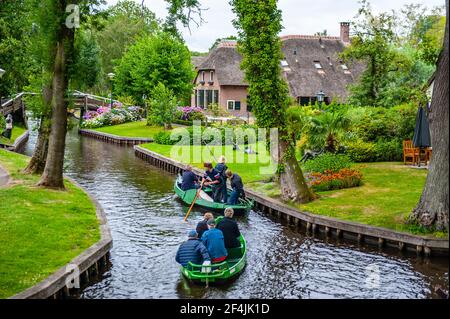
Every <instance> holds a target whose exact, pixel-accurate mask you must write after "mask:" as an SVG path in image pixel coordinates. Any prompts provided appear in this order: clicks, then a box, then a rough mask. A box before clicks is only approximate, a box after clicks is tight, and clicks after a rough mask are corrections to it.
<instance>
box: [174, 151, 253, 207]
mask: <svg viewBox="0 0 450 319" xmlns="http://www.w3.org/2000/svg"><path fill="white" fill-rule="evenodd" d="M225 161H226V160H225V157H224V156H221V157H220V158H219V160H218V161H217V162H218V163H217V165H216V166H215V167H213V165H212V163H204V164H203V166H204V168H205V173H204V175H203V177H202V181H201V183H200V181H199V178H198V177H197V175H196V174H195V173H194V172H192V166H190V165H188V166H187V168H186V171H185V172H184V173H183V175H182V179H183V181H182V183H181V186H180V187H181V189H182V190H184V191H187V190H189V189H199V188H200V187H201V185H204V186H209V187H210V188H211V190H212V200H213V201H214V202H216V203H225V204H228V205H236V204H238V202H239V197H245V192H244V184H243V182H242V178H241V177H240V176H239V175H238V174H236V173H233V172H232V171H231V170H230V169H228V167H227V165H226V164H225ZM227 179H229V180H230V185H231V188H232V192H231V194H230V197H229V198H228V192H227Z"/></svg>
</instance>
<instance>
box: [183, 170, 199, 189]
mask: <svg viewBox="0 0 450 319" xmlns="http://www.w3.org/2000/svg"><path fill="white" fill-rule="evenodd" d="M182 179H183V181H182V182H181V186H180V187H181V189H182V190H184V191H187V190H189V189H196V188H199V185H198V177H197V175H195V174H194V172H192V166H191V165H188V166H187V167H186V171H184V173H183V176H182Z"/></svg>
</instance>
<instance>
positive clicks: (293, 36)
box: [280, 34, 341, 41]
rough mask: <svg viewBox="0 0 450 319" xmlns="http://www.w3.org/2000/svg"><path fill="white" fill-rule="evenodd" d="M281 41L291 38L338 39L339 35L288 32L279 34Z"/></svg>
mask: <svg viewBox="0 0 450 319" xmlns="http://www.w3.org/2000/svg"><path fill="white" fill-rule="evenodd" d="M280 39H281V41H285V40H292V39H315V40H319V39H322V40H340V39H341V38H340V37H335V36H320V35H304V34H288V35H283V36H280Z"/></svg>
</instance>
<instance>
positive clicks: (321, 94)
mask: <svg viewBox="0 0 450 319" xmlns="http://www.w3.org/2000/svg"><path fill="white" fill-rule="evenodd" d="M316 95H317V101H318V102H319V106H322V102H323V100H324V97H325V93H324V92H323V91H322V90H320V91H319V92H317V93H316Z"/></svg>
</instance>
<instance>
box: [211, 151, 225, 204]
mask: <svg viewBox="0 0 450 319" xmlns="http://www.w3.org/2000/svg"><path fill="white" fill-rule="evenodd" d="M225 161H226V159H225V156H221V157H219V160H218V161H217V165H216V167H214V168H215V169H216V170H217V171H218V172H219V173H220V184H218V185H217V192H218V198H217V199H218V201H220V202H222V203H226V202H227V201H228V192H227V176H226V175H225V172H226V171H227V169H228V166H227V165H226V164H225Z"/></svg>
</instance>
